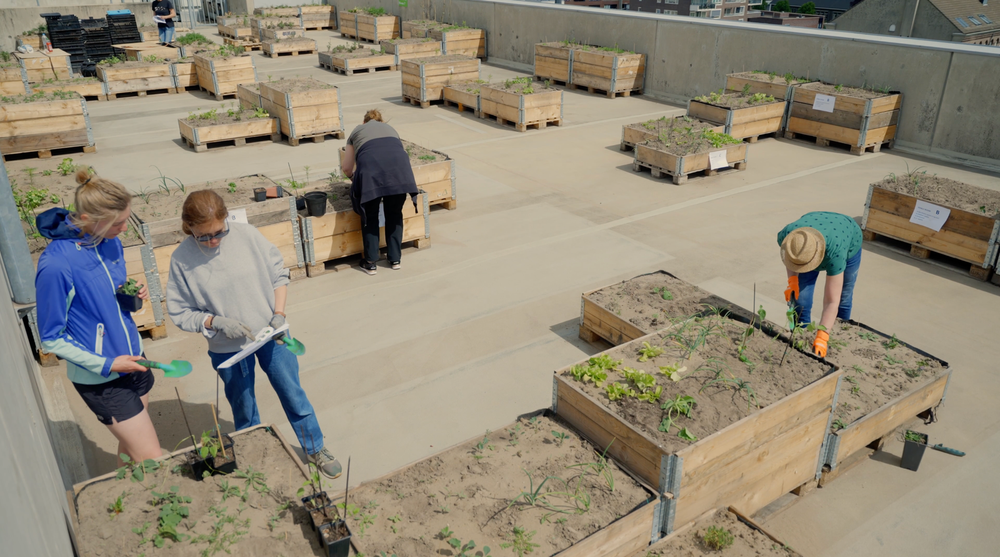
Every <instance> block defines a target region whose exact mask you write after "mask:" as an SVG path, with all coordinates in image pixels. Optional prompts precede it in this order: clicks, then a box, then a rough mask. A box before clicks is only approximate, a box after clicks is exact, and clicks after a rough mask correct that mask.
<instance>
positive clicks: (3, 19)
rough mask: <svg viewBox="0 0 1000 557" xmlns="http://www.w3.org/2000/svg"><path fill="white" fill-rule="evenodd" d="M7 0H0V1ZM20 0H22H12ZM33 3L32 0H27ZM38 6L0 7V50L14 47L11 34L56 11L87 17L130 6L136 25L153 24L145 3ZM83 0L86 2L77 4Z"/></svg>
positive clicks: (66, 0)
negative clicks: (42, 15) (43, 15)
mask: <svg viewBox="0 0 1000 557" xmlns="http://www.w3.org/2000/svg"><path fill="white" fill-rule="evenodd" d="M9 1H11V0H0V3H4V2H9ZM13 1H15V2H19V3H23V2H24V1H25V0H13ZM30 1H31V2H32V4H34V1H35V0H30ZM39 2H42V6H41V7H39V6H35V5H32V6H29V7H17V8H6V7H5V8H4V9H0V50H14V47H15V46H16V43H15V40H14V39H15V37H17V36H18V35H20V34H21V33H23V32H24V31H26V30H28V29H32V28H35V27H38V26H39V25H44V24H45V20H44V19H42V17H41V16H40V14H47V13H59V14H63V15H75V16H76V17H79V18H80V19H86V18H88V17H98V18H99V17H105V16H106V14H107V12H108V10H132V13H134V14H135V17H136V21H137V22H138V24H139V25H142V24H144V23H145V24H149V25H152V24H153V11H152V8H151V7H150V5H149V4H148V3H143V2H126V3H122V2H115V3H101V2H97V1H96V0H78V2H79V3H74V0H39ZM81 4H86V5H81Z"/></svg>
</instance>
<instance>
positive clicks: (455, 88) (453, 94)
mask: <svg viewBox="0 0 1000 557" xmlns="http://www.w3.org/2000/svg"><path fill="white" fill-rule="evenodd" d="M480 85H481V84H479V83H475V82H469V83H456V84H454V85H449V86H447V87H445V88H444V90H443V92H442V96H443V97H444V105H445V106H449V105H455V106H456V107H458V111H459V112H463V111H465V109H466V108H469V109H470V110H472V113H473V114H474V115H476V116H479V101H480V95H479V87H480ZM470 89H471V90H470Z"/></svg>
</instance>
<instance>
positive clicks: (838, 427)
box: [833, 419, 847, 431]
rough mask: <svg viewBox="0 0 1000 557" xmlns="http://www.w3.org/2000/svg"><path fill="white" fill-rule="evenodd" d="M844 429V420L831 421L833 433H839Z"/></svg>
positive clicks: (845, 426)
mask: <svg viewBox="0 0 1000 557" xmlns="http://www.w3.org/2000/svg"><path fill="white" fill-rule="evenodd" d="M846 428H847V422H845V421H844V420H841V419H836V420H833V430H834V431H839V430H841V429H846Z"/></svg>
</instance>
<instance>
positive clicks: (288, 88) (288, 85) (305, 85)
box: [258, 77, 333, 93]
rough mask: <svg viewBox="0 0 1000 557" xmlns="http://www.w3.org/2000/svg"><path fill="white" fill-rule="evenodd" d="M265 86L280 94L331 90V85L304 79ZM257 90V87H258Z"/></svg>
mask: <svg viewBox="0 0 1000 557" xmlns="http://www.w3.org/2000/svg"><path fill="white" fill-rule="evenodd" d="M267 86H268V87H270V88H272V89H276V90H278V91H281V92H282V93H302V92H304V91H316V90H320V89H333V85H330V84H329V83H323V82H322V81H320V80H318V79H313V78H311V77H304V78H300V79H279V80H277V81H268V82H267ZM258 89H259V86H258Z"/></svg>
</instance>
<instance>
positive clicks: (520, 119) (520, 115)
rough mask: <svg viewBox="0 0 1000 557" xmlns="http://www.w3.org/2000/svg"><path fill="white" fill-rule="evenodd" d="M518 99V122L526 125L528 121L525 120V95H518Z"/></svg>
mask: <svg viewBox="0 0 1000 557" xmlns="http://www.w3.org/2000/svg"><path fill="white" fill-rule="evenodd" d="M518 99H519V100H520V104H519V105H518V107H517V123H518V124H522V125H524V124H525V123H526V122H525V121H524V95H518Z"/></svg>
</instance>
